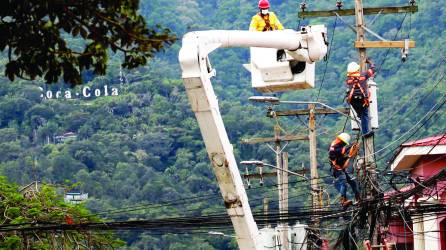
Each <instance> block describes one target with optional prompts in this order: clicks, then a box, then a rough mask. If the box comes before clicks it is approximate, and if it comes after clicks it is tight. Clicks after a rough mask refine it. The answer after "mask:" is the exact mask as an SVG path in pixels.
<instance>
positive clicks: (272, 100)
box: [248, 96, 359, 122]
mask: <svg viewBox="0 0 446 250" xmlns="http://www.w3.org/2000/svg"><path fill="white" fill-rule="evenodd" d="M248 100H250V101H252V102H267V103H271V104H275V105H277V104H280V103H283V104H315V105H320V106H322V107H325V108H327V109H330V110H333V111H335V112H336V113H339V114H341V115H343V116H345V117H348V118H349V119H351V120H353V121H355V122H359V121H358V120H357V119H355V118H353V117H351V116H349V115H347V114H344V113H343V112H341V111H339V110H337V109H335V108H333V107H331V106H328V105H327V104H325V103H322V102H310V101H281V100H280V99H279V98H277V97H274V96H251V97H249V98H248Z"/></svg>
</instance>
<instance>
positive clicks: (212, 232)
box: [208, 231, 237, 238]
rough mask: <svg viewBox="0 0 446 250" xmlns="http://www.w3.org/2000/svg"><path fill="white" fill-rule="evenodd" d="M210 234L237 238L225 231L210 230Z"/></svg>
mask: <svg viewBox="0 0 446 250" xmlns="http://www.w3.org/2000/svg"><path fill="white" fill-rule="evenodd" d="M208 234H210V235H215V236H221V237H230V238H237V237H236V236H234V235H227V234H224V233H223V232H216V231H209V232H208Z"/></svg>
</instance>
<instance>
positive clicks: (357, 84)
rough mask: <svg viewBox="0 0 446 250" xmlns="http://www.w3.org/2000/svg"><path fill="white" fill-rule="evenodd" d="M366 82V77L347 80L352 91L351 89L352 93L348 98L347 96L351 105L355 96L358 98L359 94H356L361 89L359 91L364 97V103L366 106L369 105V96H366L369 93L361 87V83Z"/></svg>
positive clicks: (350, 77) (351, 77)
mask: <svg viewBox="0 0 446 250" xmlns="http://www.w3.org/2000/svg"><path fill="white" fill-rule="evenodd" d="M366 80H367V78H366V77H365V76H359V77H358V76H349V77H348V78H347V85H348V86H351V89H350V91H349V93H348V96H347V101H348V102H349V103H351V100H352V97H353V96H357V94H355V92H356V93H357V90H358V89H359V91H360V92H361V94H362V95H363V97H364V103H365V104H368V103H369V95H367V94H366V93H368V92H366V91H367V90H364V89H363V88H362V86H361V83H362V82H364V81H366Z"/></svg>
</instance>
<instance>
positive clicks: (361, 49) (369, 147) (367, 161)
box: [299, 0, 418, 246]
mask: <svg viewBox="0 0 446 250" xmlns="http://www.w3.org/2000/svg"><path fill="white" fill-rule="evenodd" d="M337 7H338V9H337V10H329V11H302V12H300V13H299V17H301V18H309V17H328V16H337V17H339V18H341V16H350V15H355V19H356V26H355V27H354V28H352V29H354V30H355V32H356V41H355V48H357V49H358V54H359V65H360V72H365V71H366V70H367V69H366V60H367V51H366V49H367V48H401V49H402V52H403V58H402V59H405V57H406V56H407V53H408V50H409V48H413V47H415V42H413V41H409V40H408V39H406V40H405V41H386V40H384V39H383V38H382V37H380V36H379V35H377V34H376V33H374V32H373V31H371V30H370V29H368V28H367V27H366V24H365V22H364V15H370V14H391V13H407V12H411V13H413V12H417V11H418V7H417V6H416V5H415V1H411V5H410V6H402V7H375V8H364V7H363V4H362V0H355V8H354V9H341V7H342V1H341V4H339V1H338V4H337ZM341 20H342V18H341ZM342 21H343V20H342ZM366 31H367V32H369V33H370V34H372V35H373V36H375V37H377V38H378V39H380V40H382V41H366V37H365V33H366ZM377 115H378V112H377V111H376V116H377ZM372 119H373V117H372ZM375 119H377V117H375ZM369 125H370V124H369ZM369 127H370V126H369ZM373 142H374V135H373V133H372V135H371V136H367V137H365V138H364V166H361V168H365V169H366V170H367V174H368V176H369V177H370V180H369V181H370V183H369V184H368V185H367V196H368V198H371V199H373V198H376V195H377V190H375V188H374V187H377V186H378V185H376V163H375V160H374V159H375V157H374V154H375V152H374V145H373ZM368 221H369V225H371V227H370V233H369V236H370V238H371V239H370V240H371V241H372V246H373V245H375V246H376V245H378V244H379V242H378V237H377V235H376V234H375V232H376V230H375V227H376V218H375V217H374V214H372V213H370V214H369V215H368Z"/></svg>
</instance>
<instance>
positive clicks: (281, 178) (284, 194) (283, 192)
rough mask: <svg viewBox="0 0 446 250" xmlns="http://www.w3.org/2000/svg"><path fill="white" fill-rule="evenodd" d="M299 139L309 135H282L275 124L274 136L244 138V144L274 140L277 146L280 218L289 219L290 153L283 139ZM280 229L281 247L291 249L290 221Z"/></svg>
mask: <svg viewBox="0 0 446 250" xmlns="http://www.w3.org/2000/svg"><path fill="white" fill-rule="evenodd" d="M297 140H308V136H303V135H281V133H280V126H279V125H275V126H274V137H269V138H252V139H246V140H242V143H244V144H257V143H267V142H274V144H275V148H274V152H275V154H276V167H277V168H278V169H277V172H276V173H275V174H276V175H277V189H278V193H279V214H280V219H281V220H285V219H287V214H288V153H286V152H282V146H281V142H283V141H288V142H289V141H297ZM269 175H270V176H271V174H269ZM246 177H248V178H249V177H257V176H254V175H249V176H248V175H245V178H246ZM278 228H279V229H280V242H281V249H282V250H288V249H289V240H288V223H280V224H279V225H278Z"/></svg>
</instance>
